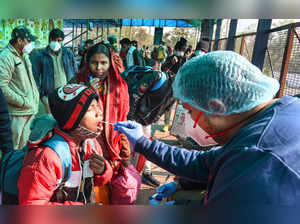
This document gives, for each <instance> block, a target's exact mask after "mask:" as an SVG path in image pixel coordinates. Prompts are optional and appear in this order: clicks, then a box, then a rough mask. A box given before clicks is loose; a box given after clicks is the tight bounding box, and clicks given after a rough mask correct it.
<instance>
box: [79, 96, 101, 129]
mask: <svg viewBox="0 0 300 224" xmlns="http://www.w3.org/2000/svg"><path fill="white" fill-rule="evenodd" d="M102 121H103V106H102V103H101V102H99V103H98V101H97V100H96V99H93V101H92V103H91V104H90V106H89V108H88V110H87V112H86V113H85V115H84V116H83V118H82V120H81V121H80V125H81V126H83V127H85V128H87V129H89V130H90V131H92V132H100V131H102V130H103V123H102Z"/></svg>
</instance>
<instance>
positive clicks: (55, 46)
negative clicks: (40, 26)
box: [49, 41, 61, 51]
mask: <svg viewBox="0 0 300 224" xmlns="http://www.w3.org/2000/svg"><path fill="white" fill-rule="evenodd" d="M49 46H50V49H51V50H52V51H59V50H60V48H61V44H60V43H59V42H58V41H51V42H50V45H49Z"/></svg>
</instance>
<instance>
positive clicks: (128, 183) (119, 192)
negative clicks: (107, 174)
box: [111, 165, 142, 205]
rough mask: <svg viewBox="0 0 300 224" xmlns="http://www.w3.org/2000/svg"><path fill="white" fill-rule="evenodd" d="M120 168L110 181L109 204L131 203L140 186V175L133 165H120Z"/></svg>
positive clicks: (136, 195)
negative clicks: (118, 172)
mask: <svg viewBox="0 0 300 224" xmlns="http://www.w3.org/2000/svg"><path fill="white" fill-rule="evenodd" d="M120 169H121V170H120V174H119V175H117V176H116V177H113V179H112V181H111V204H113V205H132V204H134V203H135V201H136V200H137V197H138V193H139V191H140V188H141V181H142V180H141V176H140V174H139V172H137V170H136V169H135V168H134V167H133V165H129V166H127V167H125V166H124V165H121V168H120Z"/></svg>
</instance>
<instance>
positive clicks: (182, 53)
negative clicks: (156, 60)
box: [175, 51, 184, 57]
mask: <svg viewBox="0 0 300 224" xmlns="http://www.w3.org/2000/svg"><path fill="white" fill-rule="evenodd" d="M175 55H176V56H179V57H183V56H184V52H183V51H175Z"/></svg>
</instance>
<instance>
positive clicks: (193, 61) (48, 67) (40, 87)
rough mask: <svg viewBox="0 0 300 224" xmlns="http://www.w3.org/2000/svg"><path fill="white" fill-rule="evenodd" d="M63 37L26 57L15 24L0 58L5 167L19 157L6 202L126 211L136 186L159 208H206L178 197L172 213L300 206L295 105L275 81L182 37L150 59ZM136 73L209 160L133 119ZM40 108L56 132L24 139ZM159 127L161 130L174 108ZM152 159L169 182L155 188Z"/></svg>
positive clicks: (111, 45)
mask: <svg viewBox="0 0 300 224" xmlns="http://www.w3.org/2000/svg"><path fill="white" fill-rule="evenodd" d="M64 38H65V35H64V33H63V31H62V30H59V29H53V30H52V31H51V32H50V33H49V44H48V46H47V47H45V48H41V49H34V50H33V46H32V42H34V41H35V40H36V39H37V37H35V36H33V35H32V34H31V32H30V31H29V29H27V28H26V27H25V26H18V27H16V28H15V29H14V30H13V31H12V34H11V40H10V41H9V43H8V45H7V47H6V48H4V49H3V51H2V52H1V53H0V104H1V107H0V145H1V151H2V154H3V155H2V158H3V159H4V158H6V157H5V155H8V154H9V153H10V156H11V155H13V153H12V152H14V151H16V150H26V153H25V156H24V161H23V162H22V167H21V169H20V176H19V177H18V184H17V187H18V195H17V199H16V200H15V199H13V198H12V196H11V195H9V194H7V192H5V190H3V186H1V187H2V189H1V193H2V199H3V200H2V201H3V202H7V203H9V202H12V201H14V202H15V203H18V204H21V205H48V204H49V205H50V204H52V205H59V204H64V205H82V204H94V203H97V204H123V205H124V204H126V205H130V204H134V203H135V201H136V199H137V195H138V192H139V190H140V186H141V182H143V183H145V184H148V185H151V186H153V187H158V188H157V195H159V196H160V197H161V198H165V197H168V196H170V195H172V194H174V193H175V192H178V191H179V190H186V189H193V190H195V189H196V190H197V189H202V188H203V186H204V188H205V189H206V194H205V195H204V196H203V198H201V200H200V199H199V200H185V201H182V200H178V201H177V200H176V198H175V200H174V201H173V203H174V204H197V205H202V206H207V205H212V204H218V205H224V206H230V205H242V204H245V203H247V204H257V205H261V204H278V205H291V206H293V205H298V204H299V203H300V197H299V193H298V189H300V165H299V161H298V160H297V159H298V158H299V157H300V154H299V150H298V149H299V147H300V138H299V137H298V136H299V134H300V124H299V122H295V120H297V119H298V117H299V115H300V100H299V98H298V97H292V96H285V97H282V98H280V99H277V98H275V95H276V93H277V91H278V90H279V83H278V81H277V80H275V79H272V78H270V77H268V76H266V75H264V74H263V73H262V72H261V71H260V70H259V69H258V68H257V67H256V66H254V65H253V64H251V63H250V62H249V61H248V60H247V59H245V58H244V57H242V56H240V55H238V54H237V53H234V52H231V51H214V52H209V40H207V39H205V38H204V39H201V40H200V41H199V42H198V43H197V46H196V48H195V49H194V50H193V48H192V46H188V44H187V40H186V39H185V38H183V37H182V38H180V39H179V40H178V41H177V43H176V45H175V46H174V49H172V48H171V47H170V46H166V45H165V43H164V42H161V44H160V45H159V46H156V47H154V48H153V49H152V51H151V50H150V47H146V46H143V47H142V48H140V47H139V46H138V42H137V41H135V40H130V39H128V38H123V39H121V40H120V41H119V44H120V45H121V48H120V50H119V49H118V41H117V37H116V36H114V35H110V36H108V39H107V41H101V42H99V43H94V41H93V40H87V41H86V42H85V47H84V50H80V52H79V50H78V48H74V49H73V51H72V50H70V49H68V48H65V47H63V41H64ZM132 66H149V67H152V68H153V69H155V70H158V71H161V72H162V74H164V75H163V78H162V79H164V80H165V79H168V80H170V83H172V89H173V97H174V98H176V99H177V100H178V101H179V102H180V103H181V104H182V106H183V107H184V108H185V122H186V125H187V124H188V123H189V124H190V128H189V131H188V133H189V135H190V136H191V137H193V139H194V140H195V141H196V142H197V143H198V144H199V145H201V146H208V145H210V146H214V147H213V148H212V149H211V150H208V151H196V150H186V149H184V148H180V147H175V146H170V145H167V144H165V143H162V142H160V141H158V140H154V141H152V140H151V137H152V136H151V124H150V125H144V126H142V125H141V124H139V123H137V122H134V121H129V120H128V118H127V116H128V114H129V111H130V105H131V103H130V97H129V93H130V91H131V90H130V89H128V85H127V83H126V82H125V80H124V79H123V78H122V76H121V74H122V73H123V72H124V70H126V69H130V68H132ZM152 89H155V86H154V87H153V88H152ZM141 92H143V90H141ZM41 104H42V105H43V106H44V107H45V109H46V115H47V116H48V117H47V119H48V121H49V122H48V124H50V123H51V122H54V126H53V127H51V128H50V129H49V131H47V133H45V134H43V135H42V136H41V138H40V139H39V140H38V141H31V140H30V139H29V136H30V135H31V134H32V132H33V130H35V131H36V130H37V131H39V127H35V128H32V124H33V123H34V122H33V121H34V120H35V119H39V116H36V115H37V113H38V110H39V105H41ZM164 117H165V125H164V127H163V130H164V131H168V130H169V125H170V110H169V111H167V113H166V114H165V116H164ZM41 130H42V128H40V132H41ZM134 153H139V154H140V155H143V156H144V157H145V158H146V159H147V161H146V162H145V167H144V169H143V171H141V172H142V174H140V173H139V172H138V171H137V170H136V167H135V166H134V165H133V164H134V162H133V161H132V155H133V154H134ZM150 161H151V162H153V163H155V164H156V165H158V166H159V167H162V168H163V169H165V170H167V171H169V172H171V173H173V174H175V175H176V180H174V182H170V183H168V184H164V185H161V186H160V182H159V181H158V180H156V179H155V178H154V176H153V175H152V170H151V163H150ZM2 163H3V161H2ZM1 167H2V168H3V166H2V165H1ZM1 172H3V170H2V171H1ZM194 194H197V191H195V193H194ZM157 200H158V199H157ZM160 200H161V199H160ZM169 204H170V203H169Z"/></svg>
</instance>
